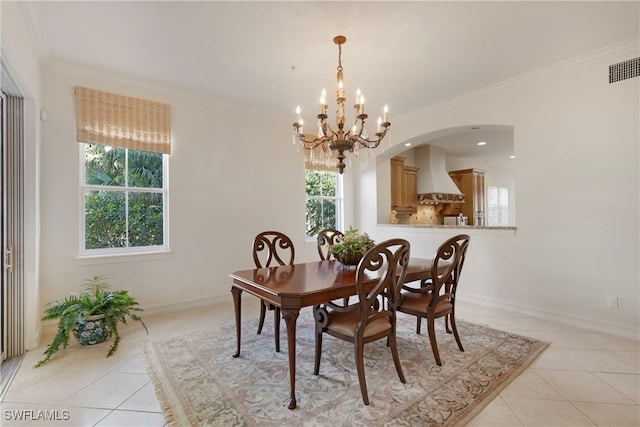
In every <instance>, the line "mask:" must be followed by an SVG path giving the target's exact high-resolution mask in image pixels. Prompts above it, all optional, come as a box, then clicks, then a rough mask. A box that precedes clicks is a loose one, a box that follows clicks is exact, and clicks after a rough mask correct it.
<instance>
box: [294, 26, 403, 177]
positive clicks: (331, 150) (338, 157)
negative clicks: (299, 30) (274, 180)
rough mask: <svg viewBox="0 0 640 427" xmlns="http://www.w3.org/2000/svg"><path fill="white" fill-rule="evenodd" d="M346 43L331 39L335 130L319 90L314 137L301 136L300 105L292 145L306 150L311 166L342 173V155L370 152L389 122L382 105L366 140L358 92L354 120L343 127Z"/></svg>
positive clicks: (382, 135) (344, 120)
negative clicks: (333, 47)
mask: <svg viewBox="0 0 640 427" xmlns="http://www.w3.org/2000/svg"><path fill="white" fill-rule="evenodd" d="M346 41H347V38H346V37H345V36H335V37H334V38H333V42H334V43H335V44H337V45H338V68H337V69H338V73H337V76H336V77H337V81H338V82H337V83H338V87H337V89H336V107H337V110H336V127H335V128H333V127H332V126H331V125H330V124H329V123H328V122H327V118H328V117H329V116H328V115H327V108H328V107H329V106H328V105H327V100H326V97H327V92H326V91H325V90H324V89H322V95H321V96H320V105H319V114H318V116H317V118H318V134H317V135H313V134H305V133H304V131H303V124H304V122H303V120H302V117H301V115H300V106H298V107H297V108H296V114H297V119H296V122H294V123H293V143H294V144H300V145H301V146H302V147H303V148H304V149H305V150H309V157H311V162H312V163H320V164H322V165H325V166H332V167H333V166H335V167H336V168H337V169H338V172H340V173H342V172H344V168H345V167H346V164H345V163H344V160H345V158H346V153H349V152H350V153H353V154H354V155H356V156H357V155H358V149H359V147H360V146H362V147H364V148H369V149H374V148H376V147H378V146H379V145H380V142H382V139H383V138H384V137H385V135H386V134H387V129H389V126H391V123H389V109H388V108H387V106H386V105H385V106H384V109H383V115H382V116H381V117H378V125H377V129H376V133H375V136H374V137H369V136H368V135H367V132H366V130H365V122H366V120H367V118H368V117H369V116H368V115H367V114H366V113H365V109H364V105H365V104H364V95H363V94H362V93H361V92H360V89H358V90H357V92H356V99H355V104H354V106H353V108H354V109H355V118H354V120H353V123H352V124H351V125H350V126H348V127H346V128H345V122H346V118H345V108H344V104H345V101H346V97H345V89H344V84H343V68H342V45H343V44H344V43H345V42H346Z"/></svg>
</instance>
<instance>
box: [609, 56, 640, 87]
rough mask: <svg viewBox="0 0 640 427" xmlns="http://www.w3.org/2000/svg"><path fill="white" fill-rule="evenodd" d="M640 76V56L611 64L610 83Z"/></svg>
mask: <svg viewBox="0 0 640 427" xmlns="http://www.w3.org/2000/svg"><path fill="white" fill-rule="evenodd" d="M638 76H640V58H633V59H629V60H627V61H623V62H618V63H617V64H613V65H609V83H615V82H619V81H622V80H627V79H632V78H634V77H638Z"/></svg>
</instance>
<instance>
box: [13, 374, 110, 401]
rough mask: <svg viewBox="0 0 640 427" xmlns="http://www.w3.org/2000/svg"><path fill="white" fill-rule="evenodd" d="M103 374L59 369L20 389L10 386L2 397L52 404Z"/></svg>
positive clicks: (74, 392) (67, 396)
mask: <svg viewBox="0 0 640 427" xmlns="http://www.w3.org/2000/svg"><path fill="white" fill-rule="evenodd" d="M33 369H40V368H33ZM103 375H104V374H103V373H101V372H96V371H72V370H67V369H61V370H57V371H56V372H54V373H53V374H52V375H49V376H47V377H46V378H45V379H43V380H42V381H40V382H38V383H36V384H33V385H32V386H30V387H27V388H24V389H21V390H20V389H17V388H15V389H14V388H13V387H12V388H11V389H10V390H9V391H8V392H7V395H6V396H5V398H4V399H5V401H7V402H22V403H30V402H31V403H33V402H38V403H40V404H42V405H54V404H57V403H60V402H62V401H63V400H65V399H67V398H69V397H70V396H72V395H74V394H76V393H77V392H78V391H80V390H82V389H83V388H85V387H86V386H88V385H89V384H91V383H93V382H94V381H96V380H97V379H98V378H100V377H101V376H103ZM14 390H16V391H15V392H14ZM53 390H55V392H54V393H52V391H53Z"/></svg>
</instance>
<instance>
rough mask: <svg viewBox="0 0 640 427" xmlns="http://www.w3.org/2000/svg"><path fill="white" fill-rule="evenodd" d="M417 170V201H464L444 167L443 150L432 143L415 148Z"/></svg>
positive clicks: (424, 202)
mask: <svg viewBox="0 0 640 427" xmlns="http://www.w3.org/2000/svg"><path fill="white" fill-rule="evenodd" d="M415 162H416V166H417V167H419V168H420V171H419V172H418V203H420V204H423V205H424V204H431V203H464V194H462V193H461V192H460V189H458V187H457V186H456V184H455V183H454V182H453V180H452V179H451V177H450V176H449V173H448V172H447V170H446V169H445V151H444V149H443V148H440V147H435V146H433V145H422V146H419V147H416V149H415Z"/></svg>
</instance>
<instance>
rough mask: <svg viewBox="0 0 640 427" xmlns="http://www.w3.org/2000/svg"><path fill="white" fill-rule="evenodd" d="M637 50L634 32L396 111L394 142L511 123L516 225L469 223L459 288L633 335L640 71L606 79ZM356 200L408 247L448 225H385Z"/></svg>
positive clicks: (366, 177) (370, 225)
mask: <svg viewBox="0 0 640 427" xmlns="http://www.w3.org/2000/svg"><path fill="white" fill-rule="evenodd" d="M637 56H638V41H637V40H636V41H635V42H633V43H629V44H627V45H624V46H618V47H616V48H612V49H610V50H609V51H606V52H598V53H594V54H593V55H591V56H588V57H583V58H579V59H575V60H573V61H568V62H567V63H565V64H560V65H561V66H559V67H557V68H554V69H548V70H542V71H541V72H540V73H538V74H537V75H531V76H528V78H527V79H522V80H515V81H512V82H507V83H506V84H504V85H501V86H499V87H495V88H492V90H487V91H485V92H483V93H476V94H471V95H469V96H468V97H466V98H461V99H458V100H456V101H455V102H451V103H449V104H447V105H443V106H441V108H438V109H431V110H429V111H425V112H422V113H416V115H415V116H414V117H410V118H403V120H396V122H395V123H394V131H395V135H394V141H395V142H396V146H400V145H401V144H403V143H404V141H407V140H410V139H412V138H414V137H415V136H416V135H423V134H426V133H429V132H433V131H435V130H438V129H443V128H450V127H455V126H462V125H469V124H477V123H497V124H504V125H512V126H513V127H514V141H515V149H516V153H517V158H516V159H515V160H516V162H517V163H516V167H515V171H516V178H515V182H516V183H517V203H516V209H517V218H518V219H517V231H516V232H515V233H512V234H509V233H507V232H502V231H500V232H491V231H482V230H479V231H473V230H471V231H470V233H471V235H472V240H471V244H470V247H469V253H468V260H467V264H465V271H464V273H463V276H462V280H463V286H462V287H461V288H460V293H461V294H460V295H461V298H467V299H474V300H477V301H481V302H486V303H490V304H497V303H501V304H506V305H508V306H511V307H512V308H517V309H519V310H521V311H522V310H524V311H531V312H534V313H537V314H542V315H546V316H550V317H555V318H557V319H562V320H566V321H569V322H574V323H577V324H582V325H584V326H588V327H591V328H594V329H601V330H608V331H610V332H613V333H618V334H624V335H628V336H635V337H636V338H637V337H638V335H639V324H640V318H639V312H640V307H639V301H640V295H639V282H640V280H639V272H638V264H639V263H638V261H639V248H638V245H639V218H640V211H639V206H638V202H639V175H638V170H639V141H640V136H639V129H640V123H639V122H640V102H639V94H640V90H639V89H640V79H638V78H635V79H630V80H626V81H623V82H618V83H615V84H609V83H608V65H609V64H614V63H617V62H620V61H624V60H627V59H631V58H634V57H637ZM372 173H373V174H375V171H373V169H372V168H371V167H369V168H366V170H365V171H364V173H363V174H362V177H361V179H360V185H361V186H363V187H368V186H370V185H371V182H370V176H371V174H372ZM359 201H360V203H361V208H360V211H359V218H360V227H361V228H362V229H366V230H375V233H371V234H373V235H374V236H375V238H377V239H383V238H388V237H392V236H397V235H402V236H406V237H407V238H408V239H409V240H410V241H411V243H412V254H413V255H416V256H419V255H422V256H431V255H432V253H433V251H434V250H435V248H436V247H437V245H438V243H439V242H441V241H442V240H444V239H445V238H446V237H448V236H450V235H451V232H447V231H444V230H435V231H433V230H431V231H430V230H424V229H423V230H416V229H415V228H407V227H393V226H382V225H380V226H378V225H377V224H376V212H377V210H376V202H375V200H370V199H368V198H364V197H360V199H359ZM607 296H617V297H618V298H619V302H620V307H619V308H618V309H611V308H607V304H606V301H607Z"/></svg>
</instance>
